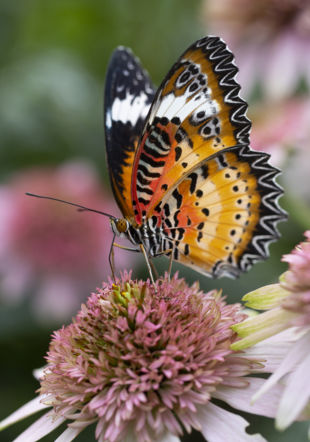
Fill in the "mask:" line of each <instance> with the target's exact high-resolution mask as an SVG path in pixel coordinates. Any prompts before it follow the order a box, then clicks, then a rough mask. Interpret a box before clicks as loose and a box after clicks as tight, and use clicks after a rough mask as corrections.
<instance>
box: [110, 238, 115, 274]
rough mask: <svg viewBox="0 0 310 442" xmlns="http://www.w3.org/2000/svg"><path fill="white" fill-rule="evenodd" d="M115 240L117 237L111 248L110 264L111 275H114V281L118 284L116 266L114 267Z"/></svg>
mask: <svg viewBox="0 0 310 442" xmlns="http://www.w3.org/2000/svg"><path fill="white" fill-rule="evenodd" d="M114 239H115V235H114V237H113V240H112V244H111V247H110V252H109V263H110V268H111V273H112V278H113V281H114V282H116V279H115V272H114V269H115V266H114Z"/></svg>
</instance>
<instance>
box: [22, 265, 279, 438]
mask: <svg viewBox="0 0 310 442" xmlns="http://www.w3.org/2000/svg"><path fill="white" fill-rule="evenodd" d="M244 317H245V315H244V314H243V313H242V312H241V310H240V305H239V304H234V305H228V304H226V303H225V301H224V299H223V298H222V297H221V295H220V293H218V292H215V291H214V292H209V293H203V292H202V291H200V290H199V288H198V285H197V284H195V285H193V286H192V287H189V286H187V285H186V283H185V282H184V280H183V279H179V278H178V277H177V275H175V276H174V277H173V279H172V280H171V281H169V280H168V279H167V277H166V278H164V279H161V280H158V281H157V282H156V286H155V287H154V286H153V285H151V284H150V283H149V282H143V281H132V280H131V279H130V275H128V274H124V275H123V277H122V279H121V280H119V281H118V282H117V284H113V283H109V284H104V285H103V288H102V289H100V290H98V291H97V292H96V293H93V294H92V295H91V297H90V298H89V300H88V302H87V304H86V305H83V306H82V309H81V311H80V312H79V314H78V315H77V316H76V318H75V319H74V321H73V323H72V324H71V325H69V326H67V327H65V328H62V329H61V330H59V331H57V332H55V333H54V335H53V338H52V341H51V345H50V349H49V352H48V356H47V367H46V369H45V370H44V373H43V376H42V377H41V388H40V393H41V402H43V403H44V404H46V406H52V407H53V410H52V411H51V412H49V413H48V415H47V416H50V418H51V419H54V420H53V422H55V419H56V422H57V419H58V422H59V424H60V423H61V422H63V420H69V421H71V423H70V424H69V428H68V429H67V430H66V432H67V433H64V434H69V432H70V435H71V436H70V437H72V435H77V434H78V433H79V432H81V431H82V430H83V429H84V428H85V427H86V426H87V425H89V424H91V423H93V422H96V431H95V437H96V440H99V441H109V442H116V441H123V440H125V437H128V438H130V437H132V439H130V440H137V441H140V442H142V441H143V442H150V441H166V440H167V441H168V440H175V441H177V440H179V439H178V437H179V436H181V435H182V434H183V431H184V430H185V431H187V432H190V431H191V429H192V428H195V429H197V430H199V431H201V432H202V434H203V435H204V437H205V438H206V439H207V440H208V441H209V442H213V441H216V440H219V439H218V431H219V429H218V424H217V422H218V420H220V421H222V424H221V440H229V439H230V436H231V425H233V426H234V427H235V428H234V431H235V434H234V437H236V440H238V441H239V440H240V441H253V440H254V441H262V440H264V439H263V438H262V437H261V436H259V435H249V434H248V433H246V431H245V427H246V426H247V422H246V421H245V420H244V419H243V418H241V417H240V416H237V415H235V414H233V413H230V412H228V411H226V410H224V409H222V408H221V407H220V406H218V405H215V404H214V403H213V399H214V398H217V399H220V400H223V401H226V402H227V403H229V404H230V405H231V406H233V407H235V408H239V409H244V410H247V411H249V409H250V408H251V406H250V404H249V401H248V399H249V397H250V396H251V395H252V394H253V388H255V387H256V388H257V385H258V384H260V382H261V381H262V379H258V378H255V377H253V376H249V374H253V373H255V372H257V371H263V364H262V363H261V361H260V360H259V358H256V359H255V358H254V357H253V355H249V356H247V354H246V352H243V353H241V352H234V351H232V350H231V348H230V346H231V344H232V343H233V342H235V340H236V334H235V333H234V332H233V331H232V329H231V326H232V325H233V324H235V323H237V322H239V321H241V320H242V319H244ZM273 394H274V392H273ZM276 397H277V394H274V396H273V398H271V399H270V403H269V404H268V406H266V405H265V404H264V405H263V407H262V406H261V405H260V406H258V407H254V408H252V410H253V412H254V413H257V414H265V415H268V416H270V415H272V413H273V409H274V408H275V400H276V399H275V398H276ZM41 406H42V405H41ZM41 419H42V418H41ZM33 425H34V426H36V425H37V424H36V423H35V424H33ZM44 425H45V424H44ZM44 425H43V426H44ZM41 427H42V421H41ZM45 427H46V428H45V433H44V434H47V433H48V432H49V431H50V430H51V427H50V426H48V425H45ZM32 431H34V427H33V426H32V427H30V428H28V429H27V430H26V432H25V433H24V437H26V436H27V434H31V432H32ZM42 431H43V430H42ZM27 432H28V433H27ZM63 437H64V436H63ZM20 440H21V441H22V440H23V438H21V439H20ZM61 440H64V441H65V440H67V439H65V438H64V439H61ZM68 440H69V439H68ZM70 440H72V439H70Z"/></svg>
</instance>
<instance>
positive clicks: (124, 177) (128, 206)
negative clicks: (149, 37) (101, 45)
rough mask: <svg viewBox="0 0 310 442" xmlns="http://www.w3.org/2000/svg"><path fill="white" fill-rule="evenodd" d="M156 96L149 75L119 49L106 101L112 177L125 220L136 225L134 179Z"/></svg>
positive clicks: (109, 73) (111, 68)
mask: <svg viewBox="0 0 310 442" xmlns="http://www.w3.org/2000/svg"><path fill="white" fill-rule="evenodd" d="M154 95H155V91H154V88H153V86H152V83H151V80H150V79H149V76H148V74H147V73H146V72H145V71H144V70H143V68H142V67H141V64H140V62H139V60H138V59H137V58H136V57H135V56H134V55H133V54H132V52H131V51H130V49H127V48H124V47H119V48H117V49H116V50H115V51H114V53H113V55H112V57H111V60H110V63H109V66H108V71H107V77H106V84H105V97H104V126H105V137H106V153H107V162H108V168H109V174H110V179H111V184H112V189H113V193H114V196H115V199H116V201H117V203H118V205H119V208H120V209H121V212H122V214H123V216H125V217H126V218H127V219H130V220H131V221H133V208H132V200H131V192H130V188H131V176H132V167H133V161H134V156H135V152H136V149H137V146H138V142H139V139H140V136H141V134H142V130H143V126H144V123H145V118H146V116H147V113H148V111H149V109H150V106H151V103H152V101H153V98H154Z"/></svg>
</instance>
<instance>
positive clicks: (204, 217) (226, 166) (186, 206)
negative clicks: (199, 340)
mask: <svg viewBox="0 0 310 442" xmlns="http://www.w3.org/2000/svg"><path fill="white" fill-rule="evenodd" d="M268 158H269V155H267V154H265V153H262V152H256V151H253V150H251V149H250V148H249V147H248V146H246V145H244V146H242V145H241V146H236V147H233V148H228V149H225V150H223V151H221V152H219V153H217V154H215V155H213V156H212V157H210V158H209V159H207V160H204V161H202V163H201V164H200V165H199V166H198V167H196V168H194V169H193V170H192V171H190V173H189V174H187V175H186V176H185V177H184V178H183V179H182V181H181V182H180V183H179V184H177V185H176V186H175V187H174V188H173V189H171V190H170V192H169V193H168V194H167V196H166V198H165V199H164V200H163V201H162V207H163V209H162V211H161V212H160V217H161V226H162V228H163V238H164V239H163V245H162V247H163V249H165V250H169V249H172V250H173V259H174V260H176V261H180V262H181V263H183V264H185V265H187V266H189V267H192V268H194V269H195V270H197V271H200V272H203V273H205V274H207V275H208V276H211V277H220V276H230V277H237V276H238V275H239V274H240V273H241V272H243V271H247V270H248V269H249V268H250V267H251V266H252V265H253V263H255V262H256V261H259V260H262V259H265V258H267V256H268V246H269V244H270V243H271V242H272V241H275V240H276V239H277V238H278V236H279V234H278V231H277V228H276V224H277V223H278V222H279V221H281V220H284V219H285V218H286V214H285V213H284V212H283V211H282V210H281V208H280V207H279V205H278V198H279V196H280V195H281V194H282V190H281V188H280V187H279V186H278V185H277V184H276V183H275V176H276V175H277V174H278V173H279V171H278V170H277V169H275V168H274V167H272V166H271V165H270V164H268Z"/></svg>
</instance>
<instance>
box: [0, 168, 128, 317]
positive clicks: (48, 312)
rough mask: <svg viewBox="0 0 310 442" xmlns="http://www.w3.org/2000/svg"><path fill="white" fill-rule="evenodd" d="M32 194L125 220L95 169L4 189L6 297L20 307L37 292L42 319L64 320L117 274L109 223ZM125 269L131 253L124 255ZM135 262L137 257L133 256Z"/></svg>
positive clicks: (43, 175)
mask: <svg viewBox="0 0 310 442" xmlns="http://www.w3.org/2000/svg"><path fill="white" fill-rule="evenodd" d="M25 192H33V193H38V194H41V195H48V196H53V197H58V198H61V199H67V200H69V201H71V202H75V203H80V204H83V205H86V206H88V207H91V208H94V209H98V210H103V211H106V212H108V213H109V212H110V213H111V212H112V214H114V215H118V211H116V207H115V205H113V203H112V201H111V199H110V198H108V197H107V196H106V195H105V194H104V192H103V191H102V184H101V183H100V181H99V179H98V177H97V175H96V173H95V171H94V169H93V168H92V167H91V166H89V165H87V164H85V163H82V162H71V163H67V164H64V165H63V166H61V167H58V168H51V167H49V168H47V167H46V168H44V167H38V168H32V169H30V170H27V171H23V172H20V173H16V174H15V175H14V176H12V177H11V178H10V179H9V180H8V181H7V183H6V184H5V185H2V187H1V188H0V212H1V226H0V273H1V296H2V299H3V300H5V302H11V303H13V302H15V303H16V302H18V301H19V300H20V299H21V298H23V297H24V296H25V295H26V293H27V292H29V289H30V288H31V296H32V306H33V309H34V311H35V312H36V313H37V315H38V319H41V320H43V321H46V320H52V319H54V320H55V319H56V320H64V319H65V318H67V317H68V316H71V315H72V313H75V312H76V310H77V308H78V307H79V306H80V303H81V301H82V300H84V299H85V293H87V292H88V291H89V290H91V288H92V287H94V286H96V285H99V284H100V283H101V280H102V277H104V276H105V275H106V276H107V275H109V274H110V267H109V263H108V253H109V247H110V244H111V241H112V233H111V229H110V225H109V220H108V219H107V218H106V217H103V216H101V215H97V214H95V213H90V212H82V213H79V212H77V210H76V209H75V208H73V207H70V206H66V205H63V204H60V203H57V202H53V201H44V200H40V199H36V198H31V197H28V196H25ZM117 256H118V258H119V264H120V265H121V264H122V263H124V261H126V259H128V257H129V255H128V253H127V254H126V253H120V254H119V255H117ZM131 259H135V258H133V257H131Z"/></svg>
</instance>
